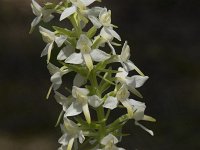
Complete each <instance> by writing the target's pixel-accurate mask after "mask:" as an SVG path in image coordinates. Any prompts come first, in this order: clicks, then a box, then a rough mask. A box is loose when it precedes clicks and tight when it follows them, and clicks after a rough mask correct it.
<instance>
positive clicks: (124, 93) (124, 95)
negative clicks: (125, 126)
mask: <svg viewBox="0 0 200 150" xmlns="http://www.w3.org/2000/svg"><path fill="white" fill-rule="evenodd" d="M129 96H130V92H129V91H128V89H127V86H126V85H124V84H123V85H122V87H121V88H120V89H119V90H118V91H117V94H116V97H112V96H108V98H107V99H106V101H105V103H104V105H103V107H104V108H108V109H111V110H112V109H115V108H116V107H117V105H118V102H121V103H122V105H123V106H124V107H126V109H127V112H128V116H129V118H132V117H133V108H132V105H131V104H130V102H129Z"/></svg>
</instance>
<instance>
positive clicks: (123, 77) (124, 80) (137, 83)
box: [116, 67, 149, 97]
mask: <svg viewBox="0 0 200 150" xmlns="http://www.w3.org/2000/svg"><path fill="white" fill-rule="evenodd" d="M118 71H120V72H119V73H117V74H116V77H117V79H118V81H119V82H120V83H121V84H125V85H126V86H127V87H128V89H129V90H130V91H131V92H132V93H133V94H135V95H137V96H139V97H142V95H141V94H140V93H139V92H138V91H137V90H136V88H139V87H141V86H142V85H143V84H144V83H145V82H146V80H147V79H148V78H149V77H148V76H140V75H134V76H132V77H128V72H126V71H125V70H124V69H123V68H121V67H119V69H118Z"/></svg>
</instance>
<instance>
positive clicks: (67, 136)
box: [58, 118, 85, 150]
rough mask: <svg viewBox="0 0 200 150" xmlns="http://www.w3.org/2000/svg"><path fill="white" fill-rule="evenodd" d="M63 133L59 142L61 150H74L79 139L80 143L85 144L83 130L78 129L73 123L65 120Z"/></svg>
mask: <svg viewBox="0 0 200 150" xmlns="http://www.w3.org/2000/svg"><path fill="white" fill-rule="evenodd" d="M61 129H62V131H63V132H64V134H63V136H62V137H61V138H60V139H59V140H58V142H59V143H60V144H62V146H61V147H60V150H63V148H65V149H64V150H72V147H73V144H74V140H76V139H79V142H80V143H83V141H84V140H85V137H84V135H83V132H82V130H80V128H79V127H78V125H77V124H76V123H74V122H73V121H71V120H69V119H67V118H64V125H63V126H61Z"/></svg>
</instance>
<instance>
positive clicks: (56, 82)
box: [51, 72, 62, 90]
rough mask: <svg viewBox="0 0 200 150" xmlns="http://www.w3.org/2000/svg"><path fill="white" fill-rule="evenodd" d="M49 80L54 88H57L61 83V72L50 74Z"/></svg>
mask: <svg viewBox="0 0 200 150" xmlns="http://www.w3.org/2000/svg"><path fill="white" fill-rule="evenodd" d="M51 82H52V83H53V88H54V90H57V89H58V88H59V87H60V86H61V84H62V77H61V73H60V72H56V73H55V74H54V75H53V76H51ZM54 85H55V86H54Z"/></svg>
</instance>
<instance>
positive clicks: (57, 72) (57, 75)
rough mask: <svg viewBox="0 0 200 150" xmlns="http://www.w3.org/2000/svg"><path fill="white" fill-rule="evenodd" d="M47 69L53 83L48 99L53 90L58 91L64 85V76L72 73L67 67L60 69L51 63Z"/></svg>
mask: <svg viewBox="0 0 200 150" xmlns="http://www.w3.org/2000/svg"><path fill="white" fill-rule="evenodd" d="M47 68H48V70H49V73H50V74H51V82H52V85H51V87H50V89H49V91H48V94H47V97H46V98H47V99H48V98H49V95H50V93H51V90H52V88H53V90H54V91H55V90H58V89H59V88H60V86H61V84H62V76H63V75H65V74H67V73H69V72H70V71H69V70H68V69H67V68H66V67H62V68H58V67H56V66H55V65H53V64H52V63H49V64H48V65H47Z"/></svg>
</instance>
